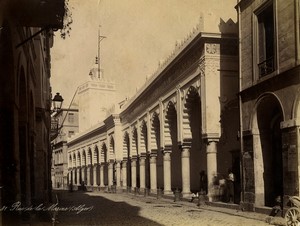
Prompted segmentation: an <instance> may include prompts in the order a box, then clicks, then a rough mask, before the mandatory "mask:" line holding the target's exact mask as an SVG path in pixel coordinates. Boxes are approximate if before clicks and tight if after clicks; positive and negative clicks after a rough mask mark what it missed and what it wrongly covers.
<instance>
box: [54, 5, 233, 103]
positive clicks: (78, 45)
mask: <svg viewBox="0 0 300 226" xmlns="http://www.w3.org/2000/svg"><path fill="white" fill-rule="evenodd" d="M236 2H237V1H236V0H70V6H71V11H72V14H73V24H72V25H71V28H72V30H71V33H70V37H67V38H66V39H65V40H64V39H62V38H60V35H59V34H60V33H59V31H58V32H56V36H55V40H54V47H53V48H52V49H51V53H52V65H51V67H52V69H51V73H52V77H51V86H52V93H53V94H55V93H56V92H60V93H61V94H62V96H63V98H64V99H65V101H64V106H65V107H68V106H69V104H70V101H71V99H72V96H73V94H74V93H75V91H76V88H77V87H78V86H79V85H81V84H82V83H84V82H85V81H87V80H88V75H89V71H90V69H91V67H92V66H93V65H94V63H95V57H96V55H97V36H98V26H99V25H101V35H103V36H106V37H107V38H105V39H104V40H102V41H101V58H102V60H101V66H102V68H103V70H104V77H105V78H106V79H111V80H114V81H115V82H116V85H117V92H118V96H119V100H121V99H124V98H125V97H126V96H133V95H134V94H135V92H136V88H137V87H141V86H142V85H143V84H144V83H145V81H146V77H147V76H148V77H149V76H150V75H152V74H153V72H154V71H155V70H156V69H157V67H158V62H159V61H160V60H162V59H165V58H166V57H167V56H168V55H170V53H171V52H172V51H173V49H174V48H175V42H176V40H182V39H183V38H184V37H185V36H186V35H187V34H188V33H189V32H190V31H191V30H192V29H193V27H195V26H196V25H197V24H198V22H199V17H200V13H201V12H204V13H206V12H218V14H219V15H220V17H221V18H222V19H223V20H225V21H227V20H228V19H229V18H232V19H233V21H234V22H236V11H235V9H234V8H231V7H230V8H229V9H226V8H228V7H227V6H228V4H232V5H235V3H236ZM232 15H234V16H232Z"/></svg>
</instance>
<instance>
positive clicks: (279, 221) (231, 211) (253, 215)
mask: <svg viewBox="0 0 300 226" xmlns="http://www.w3.org/2000/svg"><path fill="white" fill-rule="evenodd" d="M121 194H123V195H128V196H131V197H136V198H137V199H140V200H141V199H143V200H144V201H145V202H147V201H149V200H160V201H163V202H168V203H177V204H180V205H185V206H189V207H191V208H199V209H203V210H208V211H212V212H220V213H225V214H228V215H234V216H240V217H244V218H247V219H253V220H259V221H263V222H267V223H269V224H270V225H281V226H285V225H286V222H285V219H284V218H283V217H281V216H276V217H270V216H268V215H266V214H262V213H257V212H247V211H242V210H240V209H239V207H238V205H236V204H226V203H219V204H220V205H222V206H228V208H227V207H218V206H213V205H209V204H203V205H201V206H197V202H198V201H197V200H195V201H194V202H189V201H188V200H187V199H184V200H181V201H176V202H174V199H173V197H172V196H170V197H168V198H164V197H162V198H160V199H157V197H156V196H154V195H149V196H144V195H135V194H133V193H121ZM216 204H218V203H216ZM232 206H235V207H232Z"/></svg>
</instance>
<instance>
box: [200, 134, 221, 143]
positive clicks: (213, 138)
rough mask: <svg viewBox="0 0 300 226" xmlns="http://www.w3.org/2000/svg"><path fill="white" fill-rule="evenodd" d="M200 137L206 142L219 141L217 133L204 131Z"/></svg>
mask: <svg viewBox="0 0 300 226" xmlns="http://www.w3.org/2000/svg"><path fill="white" fill-rule="evenodd" d="M202 138H203V139H204V140H205V141H206V142H207V143H210V142H219V140H220V135H219V133H204V134H202Z"/></svg>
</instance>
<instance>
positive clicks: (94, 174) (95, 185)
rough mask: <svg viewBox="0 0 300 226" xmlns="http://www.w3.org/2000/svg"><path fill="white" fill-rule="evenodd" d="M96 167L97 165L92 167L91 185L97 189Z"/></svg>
mask: <svg viewBox="0 0 300 226" xmlns="http://www.w3.org/2000/svg"><path fill="white" fill-rule="evenodd" d="M97 166H98V164H97V163H96V164H94V165H93V183H92V185H93V186H94V187H97V185H98V184H97Z"/></svg>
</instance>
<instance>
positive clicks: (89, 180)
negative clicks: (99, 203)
mask: <svg viewBox="0 0 300 226" xmlns="http://www.w3.org/2000/svg"><path fill="white" fill-rule="evenodd" d="M91 173H92V172H91V165H90V164H89V165H87V167H86V185H87V186H91Z"/></svg>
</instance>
